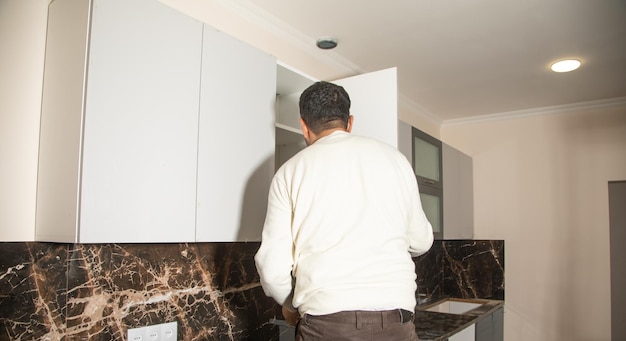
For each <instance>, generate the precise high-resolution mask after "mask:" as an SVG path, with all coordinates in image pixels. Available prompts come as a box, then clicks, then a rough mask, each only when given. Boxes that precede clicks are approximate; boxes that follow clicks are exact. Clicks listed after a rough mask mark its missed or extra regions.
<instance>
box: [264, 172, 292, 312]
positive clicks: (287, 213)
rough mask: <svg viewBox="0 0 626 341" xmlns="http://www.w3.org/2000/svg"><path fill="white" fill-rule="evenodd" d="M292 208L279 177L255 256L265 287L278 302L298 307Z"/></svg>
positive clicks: (274, 181) (274, 182) (269, 198)
mask: <svg viewBox="0 0 626 341" xmlns="http://www.w3.org/2000/svg"><path fill="white" fill-rule="evenodd" d="M291 217H292V210H291V204H290V200H289V195H288V192H287V190H286V186H284V183H283V182H282V181H281V180H280V179H279V178H277V177H275V178H274V180H273V181H272V185H271V187H270V192H269V195H268V207H267V215H266V218H265V224H264V226H263V235H262V237H261V238H262V239H261V246H260V248H259V251H258V252H257V254H256V255H255V257H254V260H255V263H256V267H257V270H258V272H259V276H260V281H261V286H262V287H263V291H264V292H265V294H266V295H267V296H269V297H272V298H273V299H274V300H275V301H276V302H277V303H278V304H280V305H282V306H285V307H287V308H288V309H290V310H291V311H294V310H295V309H294V307H293V305H292V302H291V297H292V291H293V283H292V282H293V278H292V269H293V264H294V261H293V239H292V235H291Z"/></svg>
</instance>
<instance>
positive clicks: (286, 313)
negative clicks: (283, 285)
mask: <svg viewBox="0 0 626 341" xmlns="http://www.w3.org/2000/svg"><path fill="white" fill-rule="evenodd" d="M283 317H284V318H285V321H287V323H289V324H290V325H292V326H295V325H296V323H298V320H299V319H300V314H299V313H298V311H290V310H289V309H287V308H285V307H284V306H283Z"/></svg>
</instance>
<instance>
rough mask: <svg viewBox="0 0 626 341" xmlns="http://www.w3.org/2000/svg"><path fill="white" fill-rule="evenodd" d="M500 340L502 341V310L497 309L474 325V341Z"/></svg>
mask: <svg viewBox="0 0 626 341" xmlns="http://www.w3.org/2000/svg"><path fill="white" fill-rule="evenodd" d="M502 340H504V308H499V309H498V310H496V311H494V312H493V313H492V314H490V315H488V316H486V317H485V318H483V319H481V320H479V321H478V322H477V323H476V341H502Z"/></svg>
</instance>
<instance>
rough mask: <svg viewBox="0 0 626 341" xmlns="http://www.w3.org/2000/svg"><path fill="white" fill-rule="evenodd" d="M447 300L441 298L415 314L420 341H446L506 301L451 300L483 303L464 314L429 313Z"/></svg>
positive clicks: (422, 306) (424, 306) (423, 305)
mask: <svg viewBox="0 0 626 341" xmlns="http://www.w3.org/2000/svg"><path fill="white" fill-rule="evenodd" d="M445 299H447V298H441V299H439V300H436V301H435V302H433V303H428V304H422V305H420V306H418V307H417V310H416V312H415V330H416V332H417V336H418V337H419V339H420V341H427V340H433V341H436V340H445V339H447V338H449V337H450V336H452V335H454V334H456V333H458V332H460V331H461V330H463V329H465V328H466V327H468V326H470V325H472V324H474V323H476V322H478V321H479V320H481V319H482V318H483V317H485V316H488V315H489V314H491V313H493V312H494V311H496V310H497V309H499V308H500V307H502V306H503V305H504V301H500V300H486V299H455V298H451V300H455V301H462V302H469V303H481V306H479V307H477V308H474V309H472V310H470V311H468V312H465V313H462V314H453V313H442V312H434V311H428V310H426V309H429V308H431V307H433V306H435V305H437V304H439V303H440V302H442V301H444V300H445Z"/></svg>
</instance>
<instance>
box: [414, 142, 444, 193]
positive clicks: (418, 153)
mask: <svg viewBox="0 0 626 341" xmlns="http://www.w3.org/2000/svg"><path fill="white" fill-rule="evenodd" d="M413 139H414V140H415V141H414V145H413V148H414V155H413V160H414V161H413V164H414V167H415V174H417V175H419V176H421V177H425V178H428V179H431V180H435V181H437V182H439V181H440V179H439V174H440V172H439V164H440V162H439V147H438V146H435V145H434V144H432V143H428V142H426V141H424V140H422V139H421V138H419V137H413Z"/></svg>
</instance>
